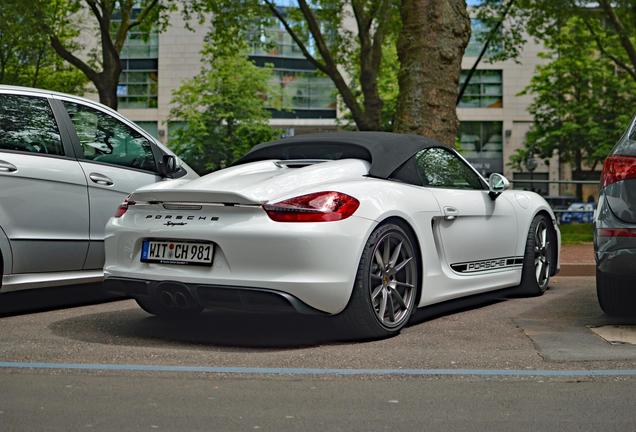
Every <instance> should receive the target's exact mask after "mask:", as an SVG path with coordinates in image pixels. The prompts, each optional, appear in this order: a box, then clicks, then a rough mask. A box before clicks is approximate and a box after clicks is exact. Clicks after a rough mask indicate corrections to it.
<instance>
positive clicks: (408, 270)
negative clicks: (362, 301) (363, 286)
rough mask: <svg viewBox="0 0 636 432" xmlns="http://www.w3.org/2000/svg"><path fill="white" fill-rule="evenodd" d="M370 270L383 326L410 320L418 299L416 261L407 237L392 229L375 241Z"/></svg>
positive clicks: (370, 284) (378, 313) (373, 302)
mask: <svg viewBox="0 0 636 432" xmlns="http://www.w3.org/2000/svg"><path fill="white" fill-rule="evenodd" d="M373 258H374V261H373V263H372V265H371V268H370V271H369V278H370V283H369V287H371V293H370V294H371V303H372V304H373V309H374V311H375V314H376V316H377V318H378V320H379V321H380V324H382V325H383V326H384V327H387V328H395V327H399V326H401V325H402V324H403V323H404V321H406V320H408V318H409V317H410V315H411V312H412V309H413V301H414V299H415V293H416V288H415V283H416V280H417V267H416V261H415V259H414V256H413V250H412V247H411V245H410V242H409V241H408V239H406V238H405V237H404V236H403V235H402V233H400V232H389V233H387V234H385V235H384V237H382V238H381V239H380V240H379V241H378V242H377V243H376V245H375V248H374V251H373Z"/></svg>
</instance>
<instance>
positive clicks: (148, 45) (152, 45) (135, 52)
mask: <svg viewBox="0 0 636 432" xmlns="http://www.w3.org/2000/svg"><path fill="white" fill-rule="evenodd" d="M119 56H120V58H129V59H142V58H146V59H156V58H157V57H159V34H158V33H157V31H156V30H155V31H151V32H150V33H146V32H143V31H139V30H136V29H135V28H133V29H132V30H130V31H129V32H128V38H127V39H126V43H125V44H124V46H123V47H122V49H121V53H120V55H119Z"/></svg>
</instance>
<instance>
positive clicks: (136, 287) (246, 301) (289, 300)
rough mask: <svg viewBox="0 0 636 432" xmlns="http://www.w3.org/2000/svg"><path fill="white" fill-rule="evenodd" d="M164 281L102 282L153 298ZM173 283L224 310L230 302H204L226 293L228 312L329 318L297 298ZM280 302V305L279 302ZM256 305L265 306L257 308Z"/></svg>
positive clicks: (261, 290)
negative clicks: (212, 295) (274, 302)
mask: <svg viewBox="0 0 636 432" xmlns="http://www.w3.org/2000/svg"><path fill="white" fill-rule="evenodd" d="M167 282H173V281H151V280H145V279H133V278H121V277H107V278H106V279H105V280H104V289H105V290H106V291H108V292H110V293H112V294H119V295H121V294H123V295H128V296H132V297H139V296H152V295H154V289H155V286H156V285H158V284H165V283H167ZM174 284H175V285H179V286H182V287H185V288H187V290H188V291H189V293H190V295H191V296H192V298H193V299H195V301H196V302H197V303H199V304H200V305H202V306H207V307H212V308H214V307H215V306H216V307H221V308H227V307H228V304H229V303H223V302H219V303H218V304H217V303H215V302H214V301H211V300H210V299H209V298H207V299H206V294H207V293H208V292H214V291H217V292H218V293H219V294H226V298H228V297H227V294H230V295H231V296H232V297H233V298H232V299H231V300H236V301H233V302H232V304H231V305H230V306H229V308H230V309H235V310H241V311H245V312H250V311H252V312H254V311H256V312H296V313H299V314H303V315H329V314H328V313H326V312H323V311H320V310H318V309H315V308H313V307H311V306H309V305H308V304H306V303H305V302H303V301H302V300H300V299H298V298H297V297H295V296H293V295H291V294H289V293H286V292H282V291H277V290H272V289H267V288H254V287H242V286H228V285H209V284H191V283H183V282H177V281H174ZM267 298H269V299H271V300H274V299H277V300H278V301H279V304H285V305H286V307H284V308H278V307H274V308H273V310H272V309H269V305H270V304H272V303H270V302H265V304H264V303H263V302H262V300H264V299H267ZM280 301H282V302H283V303H280ZM259 303H260V304H261V306H264V307H259Z"/></svg>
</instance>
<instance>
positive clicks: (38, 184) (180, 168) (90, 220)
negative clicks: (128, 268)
mask: <svg viewBox="0 0 636 432" xmlns="http://www.w3.org/2000/svg"><path fill="white" fill-rule="evenodd" d="M196 177H197V174H196V173H195V172H194V171H192V169H191V168H190V167H188V166H187V165H186V164H184V163H183V162H182V161H180V160H179V159H178V158H177V157H176V156H175V155H174V154H173V153H172V152H171V151H170V150H168V149H167V148H166V147H165V146H163V145H162V144H160V143H159V142H157V141H156V140H155V139H153V137H152V136H150V135H149V134H148V133H147V132H145V131H144V130H143V129H141V128H139V127H138V126H136V125H135V124H134V123H132V122H130V121H128V120H126V119H125V118H124V117H122V116H121V115H119V114H118V113H117V112H116V111H114V110H112V109H110V108H107V107H105V106H103V105H101V104H99V103H95V102H92V101H89V100H86V99H82V98H78V97H73V96H69V95H65V94H60V93H53V92H49V91H45V90H37V89H29V88H21V87H10V86H0V276H1V285H0V292H7V291H15V290H20V289H30V288H38V287H44V286H58V285H67V284H74V283H87V282H96V281H100V280H101V279H102V276H103V273H102V266H103V262H104V227H105V225H106V222H107V221H108V219H109V218H110V217H111V216H112V215H113V213H114V212H115V209H116V208H117V206H118V205H119V204H120V203H121V202H122V200H123V199H124V198H125V197H126V196H127V195H128V194H129V193H130V192H132V191H133V190H135V189H137V188H139V187H141V186H145V185H148V184H150V183H155V182H159V181H163V180H166V179H175V178H196Z"/></svg>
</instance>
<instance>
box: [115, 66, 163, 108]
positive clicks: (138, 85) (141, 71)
mask: <svg viewBox="0 0 636 432" xmlns="http://www.w3.org/2000/svg"><path fill="white" fill-rule="evenodd" d="M122 66H123V70H122V72H121V75H120V76H119V84H118V85H117V97H118V99H119V107H120V108H157V83H158V79H159V76H158V71H157V66H158V65H157V60H156V59H134V60H133V59H122Z"/></svg>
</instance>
